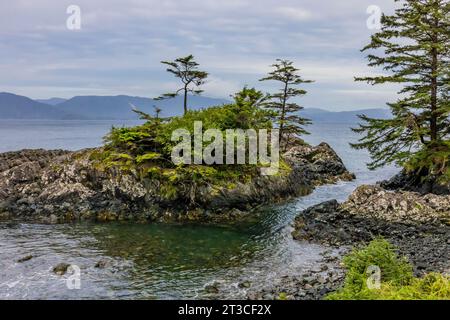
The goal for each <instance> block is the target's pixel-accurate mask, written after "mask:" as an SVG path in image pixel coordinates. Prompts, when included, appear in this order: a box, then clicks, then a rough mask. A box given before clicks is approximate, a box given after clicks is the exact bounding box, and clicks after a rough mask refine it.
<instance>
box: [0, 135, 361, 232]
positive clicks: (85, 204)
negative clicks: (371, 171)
mask: <svg viewBox="0 0 450 320" xmlns="http://www.w3.org/2000/svg"><path fill="white" fill-rule="evenodd" d="M93 151H94V150H92V149H91V150H82V151H78V152H67V151H60V150H57V151H45V150H23V151H19V152H9V153H4V154H0V159H1V160H2V161H1V163H2V165H1V167H0V218H3V219H23V220H33V221H42V222H48V223H56V222H64V221H72V220H83V219H95V220H99V221H110V220H141V221H148V220H151V221H153V220H158V221H173V220H177V221H185V220H200V221H211V220H229V219H236V218H239V217H241V216H242V215H244V211H248V210H251V209H252V208H254V207H255V206H257V205H259V204H262V203H265V202H268V201H277V200H281V199H286V198H288V197H292V196H299V195H305V194H307V193H309V192H311V190H312V189H313V188H314V186H315V185H318V184H323V183H330V182H334V181H336V180H337V179H346V180H349V179H352V178H353V176H352V175H351V174H350V173H349V172H348V171H347V170H346V169H345V166H344V165H343V163H342V161H341V159H339V157H338V156H337V155H336V153H335V152H334V151H333V150H332V149H331V147H330V146H328V145H327V144H325V143H322V144H320V145H319V146H317V147H310V146H306V145H305V146H296V147H294V148H293V149H291V150H289V151H288V153H287V154H286V156H285V158H286V161H287V162H288V163H289V164H290V166H291V168H292V170H290V172H289V174H288V175H287V176H277V175H275V176H259V177H256V178H255V179H253V180H252V181H251V182H249V183H245V184H243V183H237V184H236V185H235V186H234V187H233V188H231V189H230V188H228V189H225V188H223V189H221V190H217V189H213V188H209V187H208V186H205V187H203V188H198V189H196V190H195V193H194V194H193V195H192V196H191V200H192V199H193V201H191V202H189V203H187V202H183V201H173V200H167V199H164V198H163V197H161V194H160V188H161V186H160V183H159V181H157V180H152V179H148V178H141V176H140V175H139V174H138V172H136V171H134V170H133V169H131V170H128V171H127V172H124V171H121V170H120V169H118V168H115V167H111V168H109V169H107V170H105V169H104V168H98V167H97V166H96V165H95V163H94V162H93V160H91V155H92V152H93Z"/></svg>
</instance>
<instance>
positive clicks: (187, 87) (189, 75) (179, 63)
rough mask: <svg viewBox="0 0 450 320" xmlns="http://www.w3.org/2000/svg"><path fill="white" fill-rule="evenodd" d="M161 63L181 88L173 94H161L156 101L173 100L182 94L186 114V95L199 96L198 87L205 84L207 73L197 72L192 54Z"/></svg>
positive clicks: (196, 64)
mask: <svg viewBox="0 0 450 320" xmlns="http://www.w3.org/2000/svg"><path fill="white" fill-rule="evenodd" d="M161 63H162V64H165V65H167V66H168V68H167V72H170V73H172V74H173V75H174V76H175V77H177V78H179V79H180V81H181V82H182V87H181V88H179V89H178V90H176V91H175V92H171V93H166V94H163V95H162V96H161V97H159V98H157V99H159V100H161V99H169V98H174V97H176V96H177V95H178V94H179V93H180V92H182V93H183V94H184V113H185V114H186V113H187V111H188V107H187V106H188V104H187V99H188V93H193V94H201V93H202V92H203V90H201V89H199V87H200V86H202V85H203V84H204V83H205V79H206V78H207V77H208V73H207V72H204V71H200V70H198V66H199V64H198V63H197V62H195V61H194V56H193V55H192V54H191V55H188V56H187V57H183V58H178V59H176V60H175V61H161Z"/></svg>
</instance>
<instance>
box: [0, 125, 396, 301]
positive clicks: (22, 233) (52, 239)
mask: <svg viewBox="0 0 450 320" xmlns="http://www.w3.org/2000/svg"><path fill="white" fill-rule="evenodd" d="M138 123H139V121H20V122H16V121H0V152H4V151H11V150H18V149H22V148H46V149H57V148H61V149H70V150H76V149H80V148H86V147H95V146H99V145H101V143H102V137H103V136H104V135H105V134H106V133H107V132H108V130H109V129H110V128H111V126H113V125H114V126H122V125H125V126H130V125H135V124H138ZM350 127H351V125H350V124H315V125H313V126H311V127H310V128H309V131H310V132H311V133H312V134H311V135H310V136H307V137H306V140H307V141H308V142H310V143H313V144H317V143H320V142H322V141H326V142H328V143H329V144H330V145H331V146H332V147H333V148H334V149H335V150H336V152H337V153H338V154H339V155H340V156H341V157H342V159H343V160H344V162H345V164H346V166H347V167H348V169H349V170H351V171H353V172H355V174H356V175H357V179H356V180H355V181H352V182H340V183H338V184H336V185H330V186H322V187H319V188H317V190H315V192H314V193H313V194H311V195H309V196H306V197H302V198H298V199H295V200H293V201H290V202H288V203H285V204H283V205H274V206H267V207H266V208H264V209H262V210H261V212H260V213H259V215H257V216H256V217H255V219H254V220H253V221H249V222H246V223H242V224H239V225H233V226H226V225H215V226H211V225H209V226H205V225H195V224H193V225H178V224H132V223H124V224H119V223H108V224H96V223H77V224H66V225H55V226H54V225H40V224H28V223H15V224H11V223H6V222H3V223H0V299H136V298H137V299H176V298H188V299H197V298H242V297H245V290H244V289H241V288H239V286H238V284H239V283H240V282H241V281H244V280H250V281H251V283H252V286H253V287H262V286H267V285H270V283H271V282H272V281H274V280H275V279H277V278H279V277H280V276H281V275H285V274H289V275H292V274H296V273H299V272H301V271H302V270H303V269H305V268H306V269H308V268H311V267H312V266H314V264H315V262H316V261H317V260H318V259H319V258H320V253H321V252H322V251H323V250H324V248H323V247H321V246H318V245H313V244H309V243H304V242H297V241H294V240H292V237H291V235H290V232H291V231H292V227H291V223H292V221H293V219H294V217H295V216H296V215H297V214H298V212H299V211H300V210H302V209H304V208H307V207H309V206H311V205H314V204H317V203H320V202H322V201H325V200H330V199H338V200H340V201H342V200H345V198H346V197H347V196H348V195H349V194H350V193H351V192H352V191H353V190H354V189H355V187H356V186H358V185H361V184H367V183H374V182H376V181H379V180H382V179H385V178H388V177H390V176H392V175H393V174H394V173H395V172H396V171H397V169H396V168H393V167H388V168H384V169H382V170H378V171H368V170H367V169H366V167H365V163H366V162H368V161H369V157H368V155H367V153H365V152H364V151H355V150H352V149H351V148H350V147H349V145H348V142H350V141H356V139H357V136H355V134H354V133H352V132H351V130H350ZM29 254H31V255H33V259H31V260H29V261H27V262H24V263H18V262H17V260H18V259H19V258H21V257H23V256H26V255H29ZM102 259H103V260H107V261H108V266H107V267H106V268H104V269H99V268H95V264H96V263H97V262H98V261H99V260H102ZM61 262H66V263H70V264H74V265H77V266H79V267H80V270H81V275H80V279H81V288H80V289H79V290H73V289H69V288H68V286H67V280H68V277H70V276H69V275H66V276H62V277H61V276H56V275H54V274H53V273H52V271H51V270H52V268H53V267H54V266H55V265H57V264H58V263H61ZM69 282H70V281H69ZM213 283H215V284H216V285H217V286H218V287H219V292H218V293H208V290H205V288H206V287H207V286H208V285H210V284H213Z"/></svg>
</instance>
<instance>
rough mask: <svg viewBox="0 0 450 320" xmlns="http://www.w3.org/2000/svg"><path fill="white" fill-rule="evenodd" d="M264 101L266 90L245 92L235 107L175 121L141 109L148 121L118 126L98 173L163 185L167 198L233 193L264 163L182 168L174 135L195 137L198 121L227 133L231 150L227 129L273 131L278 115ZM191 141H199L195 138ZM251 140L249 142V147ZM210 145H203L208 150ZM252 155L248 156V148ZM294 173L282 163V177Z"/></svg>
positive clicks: (98, 155)
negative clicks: (132, 176) (178, 132)
mask: <svg viewBox="0 0 450 320" xmlns="http://www.w3.org/2000/svg"><path fill="white" fill-rule="evenodd" d="M264 97H265V96H264V94H263V93H262V92H260V91H257V90H255V89H253V88H252V89H249V88H244V89H243V90H242V91H240V92H238V93H237V94H236V95H235V96H234V102H233V103H230V104H225V105H221V106H216V107H210V108H207V109H202V110H189V111H187V112H186V114H184V115H183V116H177V117H172V118H170V119H162V118H160V117H158V116H155V117H153V116H150V115H148V114H144V113H142V112H139V111H137V112H138V113H139V114H140V115H141V117H142V118H143V119H145V120H147V121H146V122H145V123H144V124H142V125H140V126H136V127H131V128H127V127H123V128H114V127H113V128H112V130H111V132H110V133H109V134H108V135H107V136H106V137H105V146H104V148H102V149H101V150H97V151H94V152H93V153H92V154H91V160H94V163H95V165H96V166H97V168H98V169H111V168H114V169H118V170H123V171H128V172H133V173H136V174H138V175H139V177H140V178H142V179H147V178H150V179H153V180H157V181H159V183H160V186H159V192H160V195H161V196H162V197H163V198H165V199H167V200H175V199H177V198H180V197H184V198H188V200H189V201H191V202H192V201H194V197H193V196H192V195H193V194H194V193H195V192H196V191H198V189H199V188H208V192H209V193H214V192H216V191H218V190H220V189H223V188H228V189H232V188H234V187H235V186H236V184H237V183H239V182H241V183H248V182H249V181H251V180H252V179H253V178H254V177H256V176H258V175H259V170H260V169H261V168H262V167H264V164H257V165H254V164H231V165H230V164H226V165H225V164H223V165H222V164H210V165H208V164H206V163H201V164H198V163H197V164H178V165H176V164H174V163H173V162H172V159H171V154H172V149H173V148H174V147H175V146H176V145H177V144H178V143H179V141H173V140H172V133H173V132H174V131H175V130H177V129H186V130H188V131H189V132H190V134H192V135H193V134H194V123H195V122H197V121H201V123H202V131H203V132H205V131H206V130H208V129H217V130H220V131H221V132H222V136H223V139H224V141H223V146H224V148H225V145H226V144H225V138H226V130H229V129H244V130H246V129H255V130H260V129H266V130H267V131H268V132H270V130H271V129H272V127H273V125H272V118H273V116H274V114H273V112H272V111H270V110H266V109H264V108H261V107H260V104H261V102H262V101H263V100H264ZM191 138H192V141H193V137H191ZM248 142H249V141H248V139H247V140H246V142H245V143H246V144H248ZM209 143H210V142H203V148H205V147H206V146H208V145H209ZM235 148H237V147H236V146H235ZM269 149H270V148H269ZM194 152H195V150H194V148H193V146H192V149H191V154H192V155H194ZM246 152H247V153H248V148H247V151H246ZM235 153H236V152H235ZM235 156H236V154H235ZM224 157H225V150H224ZM224 163H225V161H224ZM290 170H291V168H290V167H289V165H288V164H287V163H286V162H284V161H283V160H282V159H281V161H280V166H279V171H278V175H282V176H283V175H287V174H289V172H290Z"/></svg>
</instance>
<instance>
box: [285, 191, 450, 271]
mask: <svg viewBox="0 0 450 320" xmlns="http://www.w3.org/2000/svg"><path fill="white" fill-rule="evenodd" d="M294 227H295V231H294V232H293V236H294V238H295V239H297V240H309V241H315V242H320V243H323V244H327V245H331V246H342V245H355V244H357V243H358V242H369V241H370V240H373V239H374V238H375V237H380V236H381V237H384V238H385V239H387V240H388V241H390V242H391V243H393V244H395V245H396V246H397V247H398V248H399V250H400V253H401V254H402V255H405V256H407V257H408V258H409V260H410V261H411V263H412V264H413V265H414V268H415V273H416V274H417V275H420V274H423V273H425V272H431V271H437V272H443V273H450V257H449V252H450V250H449V248H450V196H448V195H447V196H444V195H435V194H426V195H421V194H419V193H415V192H410V191H389V190H386V189H384V188H382V187H380V186H360V187H359V188H357V189H356V190H355V191H354V192H353V193H352V195H351V196H350V197H349V198H348V200H347V201H345V202H344V203H342V204H339V203H338V202H337V201H335V200H332V201H328V202H324V203H322V204H319V205H316V206H314V207H311V208H309V209H307V210H305V211H304V212H302V213H301V214H300V215H299V216H298V217H297V218H296V219H295V226H294Z"/></svg>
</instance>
